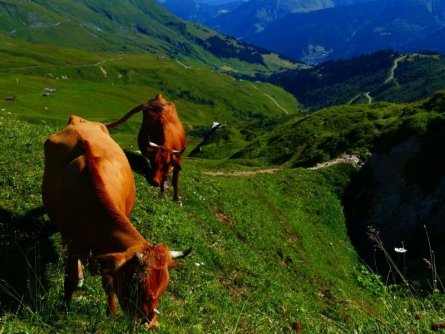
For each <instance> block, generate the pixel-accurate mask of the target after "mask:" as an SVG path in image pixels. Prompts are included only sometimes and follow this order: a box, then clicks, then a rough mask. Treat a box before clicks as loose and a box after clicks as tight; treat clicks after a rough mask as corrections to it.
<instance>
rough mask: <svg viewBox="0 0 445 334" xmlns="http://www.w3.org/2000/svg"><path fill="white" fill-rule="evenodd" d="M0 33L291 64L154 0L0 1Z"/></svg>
mask: <svg viewBox="0 0 445 334" xmlns="http://www.w3.org/2000/svg"><path fill="white" fill-rule="evenodd" d="M0 31H2V32H4V33H6V34H8V35H9V36H11V37H15V38H19V39H22V40H27V41H30V42H37V43H45V44H52V45H58V46H63V47H72V48H80V49H83V50H91V51H123V52H130V51H139V52H149V53H152V54H156V55H158V56H167V57H170V58H178V59H180V60H184V59H187V60H191V59H193V60H198V61H199V62H201V63H205V64H208V65H210V66H215V67H218V68H221V69H222V70H226V71H234V72H236V71H240V72H242V73H252V72H253V71H260V72H268V71H271V70H274V69H276V68H279V67H293V64H292V63H290V62H288V61H284V60H281V59H280V58H279V57H277V56H273V55H272V54H271V53H270V52H267V51H265V50H260V49H258V48H254V47H252V46H249V45H247V44H241V43H238V42H237V41H236V40H234V39H231V38H228V37H225V36H223V35H220V34H218V33H216V32H215V31H212V30H210V29H208V28H205V27H203V26H200V25H198V24H194V23H189V22H186V21H183V20H180V19H178V18H177V17H175V16H174V15H172V14H170V13H169V12H168V11H167V10H165V9H164V8H162V7H161V6H160V5H159V4H157V3H156V1H154V0H142V1H132V0H125V1H121V0H119V1H118V0H62V1H55V0H51V1H48V0H29V1H19V0H7V1H1V2H0Z"/></svg>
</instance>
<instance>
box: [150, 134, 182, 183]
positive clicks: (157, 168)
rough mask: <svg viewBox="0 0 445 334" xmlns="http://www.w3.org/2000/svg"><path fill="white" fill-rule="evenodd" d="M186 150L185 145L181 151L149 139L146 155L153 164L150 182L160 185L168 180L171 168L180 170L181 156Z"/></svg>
mask: <svg viewBox="0 0 445 334" xmlns="http://www.w3.org/2000/svg"><path fill="white" fill-rule="evenodd" d="M184 151H185V147H184V148H183V149H182V150H181V151H177V150H172V149H169V148H168V147H165V146H163V145H158V144H156V143H153V142H151V141H149V144H148V147H146V148H145V155H146V156H147V157H148V159H149V160H150V164H151V175H150V183H151V184H152V185H154V186H155V187H159V186H160V185H161V184H162V183H163V182H164V181H165V180H166V178H167V176H168V173H169V172H170V169H172V168H177V169H179V170H180V169H181V159H180V157H181V155H182V153H184Z"/></svg>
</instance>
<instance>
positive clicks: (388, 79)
mask: <svg viewBox="0 0 445 334" xmlns="http://www.w3.org/2000/svg"><path fill="white" fill-rule="evenodd" d="M406 57H407V56H406V55H403V56H400V57H399V58H397V59H395V60H394V63H393V64H392V67H391V69H390V70H389V75H388V77H387V78H386V80H385V82H384V83H383V84H387V83H388V82H390V81H391V80H393V79H394V72H395V71H396V68H397V66H399V63H400V62H401V61H402V60H405V59H406Z"/></svg>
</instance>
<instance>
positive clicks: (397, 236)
mask: <svg viewBox="0 0 445 334" xmlns="http://www.w3.org/2000/svg"><path fill="white" fill-rule="evenodd" d="M444 149H445V121H444V120H443V119H438V120H436V121H432V122H430V124H429V126H428V128H427V131H426V134H424V135H422V136H415V137H409V138H405V139H404V140H402V141H401V142H399V143H398V144H396V145H395V146H393V147H392V148H391V149H390V150H388V151H386V152H380V153H374V154H373V156H372V157H371V158H370V159H369V160H368V162H367V163H366V164H365V166H364V167H363V169H362V170H361V172H360V173H359V175H358V176H357V177H356V178H355V179H354V180H353V181H352V182H351V184H350V186H349V189H348V190H347V193H346V196H345V199H344V205H345V215H346V219H347V223H348V229H349V233H350V236H351V239H352V241H353V243H354V245H355V247H356V249H357V251H358V254H359V256H360V257H361V258H362V259H363V260H364V261H365V262H366V263H367V264H368V265H369V266H370V267H371V268H373V269H374V270H376V271H377V272H378V273H379V274H382V275H384V276H386V274H387V273H388V270H389V268H388V264H387V260H386V259H385V256H384V253H383V252H382V251H381V250H379V249H378V247H376V243H375V241H374V240H371V238H370V237H369V235H368V229H369V228H373V229H375V230H376V231H378V232H379V237H380V239H381V240H382V242H383V245H384V247H385V249H386V250H387V252H388V253H389V255H390V256H391V257H392V258H393V260H394V261H395V262H396V263H398V266H399V269H400V270H401V272H402V273H404V274H406V277H408V278H415V279H421V278H424V279H426V280H424V281H423V282H424V283H425V284H428V283H427V280H430V281H431V277H432V271H431V268H430V267H429V265H428V262H433V261H432V259H431V253H430V250H433V252H434V253H433V255H434V258H435V263H436V266H437V271H438V272H439V273H440V272H442V274H445V270H444V269H445V242H444V240H445V157H444V156H445V154H444ZM427 234H428V236H427ZM428 237H429V239H430V244H431V248H430V246H429V242H428ZM402 246H404V248H405V249H407V252H406V253H404V254H403V255H401V254H400V253H397V252H396V251H395V248H401V247H402ZM425 260H426V261H425ZM395 276H397V275H395ZM442 276H444V275H442ZM430 283H431V282H429V284H430Z"/></svg>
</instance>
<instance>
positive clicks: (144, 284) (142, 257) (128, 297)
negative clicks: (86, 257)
mask: <svg viewBox="0 0 445 334" xmlns="http://www.w3.org/2000/svg"><path fill="white" fill-rule="evenodd" d="M190 251H191V249H188V250H186V251H170V250H168V248H167V246H166V245H163V244H161V245H158V246H155V247H152V248H150V249H148V250H145V251H143V252H132V251H127V252H123V253H112V254H105V255H100V256H98V257H97V258H96V259H97V262H98V265H99V268H100V271H101V273H102V275H111V277H112V278H113V280H112V284H113V288H114V290H115V291H116V294H117V297H118V299H119V304H120V305H121V307H122V309H123V310H124V311H125V312H126V313H127V314H129V315H131V316H134V317H135V318H136V319H138V320H139V321H141V322H142V323H143V324H144V325H145V326H146V327H148V328H156V327H158V322H157V315H158V313H159V312H158V311H157V309H156V308H157V306H158V302H159V298H160V297H161V295H162V294H163V293H164V291H165V290H166V289H167V286H168V283H169V281H170V275H169V270H170V269H171V268H173V267H174V266H175V265H176V263H175V259H178V258H183V257H185V256H187V255H188V254H189V253H190Z"/></svg>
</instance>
